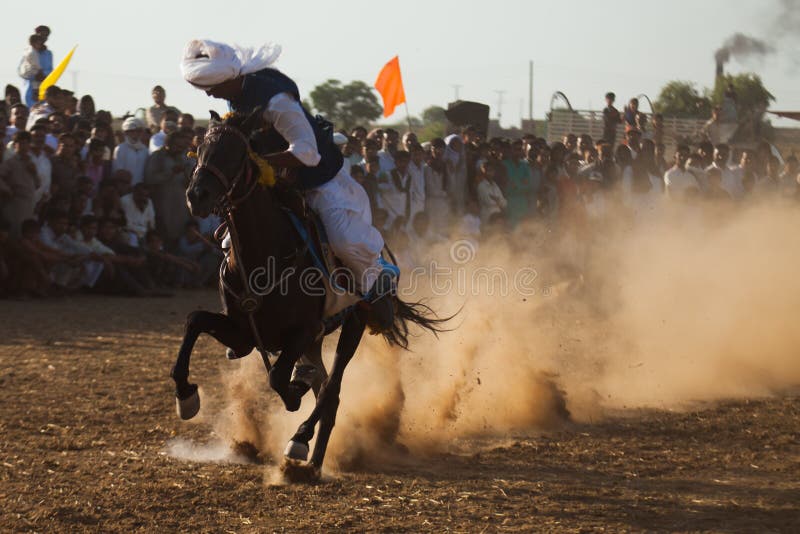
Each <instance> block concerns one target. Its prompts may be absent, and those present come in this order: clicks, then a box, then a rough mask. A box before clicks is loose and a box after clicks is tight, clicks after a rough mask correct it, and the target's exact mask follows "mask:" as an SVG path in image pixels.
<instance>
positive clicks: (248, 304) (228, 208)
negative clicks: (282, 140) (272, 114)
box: [192, 124, 272, 372]
mask: <svg viewBox="0 0 800 534" xmlns="http://www.w3.org/2000/svg"><path fill="white" fill-rule="evenodd" d="M226 134H231V135H233V136H234V137H236V138H237V139H239V140H240V141H241V142H242V143H243V144H244V148H245V150H244V156H243V157H242V161H241V163H240V164H239V166H238V169H239V170H238V171H237V172H236V175H235V176H234V177H233V178H229V177H228V176H226V175H225V173H224V172H222V171H221V170H220V169H219V168H218V167H217V166H216V165H214V164H213V163H211V162H210V161H208V159H209V156H208V154H209V152H210V153H212V154H213V153H214V151H213V150H209V151H206V152H204V153H203V156H204V157H203V158H199V159H198V162H197V166H196V167H195V169H194V173H193V175H192V176H193V179H196V178H197V175H198V173H199V172H200V171H203V170H206V171H208V172H209V173H211V174H212V175H213V176H214V177H215V178H216V179H217V180H218V181H219V183H220V185H222V187H223V188H224V189H225V194H224V195H222V196H221V197H220V199H219V200H218V201H217V203H216V205H215V207H214V211H215V212H217V213H218V214H219V215H220V216H222V217H224V219H225V222H223V223H222V224H221V225H220V226H219V228H217V229H216V231H215V232H214V238H215V239H217V240H218V241H222V238H223V236H224V234H225V232H226V231H227V232H228V235H230V238H231V245H232V246H231V248H230V249H229V250H228V251H226V252H225V259H224V260H223V261H222V262H220V266H219V283H220V285H221V286H222V288H223V289H224V290H225V291H227V292H228V293H230V294H231V295H232V296H233V297H234V298H235V299H236V301H237V302H238V304H239V307H240V308H241V309H242V311H243V312H245V313H246V314H247V319H248V322H249V323H250V330H251V331H252V333H253V338H254V341H255V346H256V348H257V349H258V352H259V353H260V354H261V359H262V360H263V361H264V365H265V366H266V368H267V372H269V371H270V369H271V368H272V366H271V364H270V362H269V352H268V351H267V350H266V349H265V348H264V343H263V342H262V338H261V333H260V332H259V330H258V327H257V325H256V321H255V313H256V312H257V311H258V310H259V308H260V307H261V301H262V296H261V295H258V294H256V293H254V292H253V291H252V290H251V288H250V285H249V276H248V274H247V273H248V271H247V268H246V267H245V265H244V263H243V262H242V259H241V255H240V254H238V251H240V249H239V234H238V232H237V231H236V225H235V224H234V223H233V211H234V209H235V208H236V207H237V206H238V205H239V204H241V203H242V202H244V201H245V200H246V199H247V198H248V197H249V196H250V195H251V194H252V193H253V191H255V189H256V187H257V186H258V180H256V179H254V178H253V165H252V160H251V158H252V156H251V153H252V152H251V149H250V141H249V140H248V139H247V136H246V135H245V134H244V133H242V132H241V131H240V130H238V129H236V128H234V127H233V126H228V125H225V124H223V125H220V126H213V127H211V128H210V129H209V130H208V132H207V133H206V136H205V138H204V139H203V144H208V145H210V146H215V145H216V144H217V143H218V142H219V140H220V138H221V137H222V136H223V135H226ZM242 181H244V184H245V186H246V189H245V191H244V193H243V194H242V195H241V196H239V197H236V196H234V192H235V191H236V188H237V186H238V185H239V184H240V183H242ZM230 255H233V259H234V262H235V263H236V266H237V268H236V270H237V271H239V273H240V274H241V277H242V290H241V292H239V291H236V290H235V289H233V288H232V287H231V286H230V284H228V283H227V282H226V281H225V274H226V271H227V269H228V259H229V256H230ZM237 256H238V257H237ZM270 291H272V289H270Z"/></svg>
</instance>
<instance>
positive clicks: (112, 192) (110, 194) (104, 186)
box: [92, 179, 125, 221]
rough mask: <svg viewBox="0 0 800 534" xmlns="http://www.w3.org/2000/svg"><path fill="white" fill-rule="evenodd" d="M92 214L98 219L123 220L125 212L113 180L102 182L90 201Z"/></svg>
mask: <svg viewBox="0 0 800 534" xmlns="http://www.w3.org/2000/svg"><path fill="white" fill-rule="evenodd" d="M92 213H93V214H94V215H95V216H96V217H97V218H99V219H114V220H115V221H124V220H125V211H124V210H123V209H122V204H121V202H120V196H119V190H118V189H117V185H116V184H115V183H114V181H113V180H111V179H108V180H103V181H102V182H100V187H99V188H98V191H97V196H96V197H95V198H93V199H92Z"/></svg>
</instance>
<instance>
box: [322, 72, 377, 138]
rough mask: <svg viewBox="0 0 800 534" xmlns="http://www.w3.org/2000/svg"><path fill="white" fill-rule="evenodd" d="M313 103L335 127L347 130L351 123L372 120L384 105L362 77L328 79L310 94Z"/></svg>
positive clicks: (353, 124)
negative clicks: (343, 80)
mask: <svg viewBox="0 0 800 534" xmlns="http://www.w3.org/2000/svg"><path fill="white" fill-rule="evenodd" d="M309 97H310V98H311V103H312V107H313V108H314V109H315V110H316V111H317V113H319V114H320V115H322V116H324V117H325V118H326V119H328V120H329V121H331V122H333V124H334V127H335V128H336V129H342V128H343V129H345V130H347V131H350V129H352V128H353V127H355V126H357V125H359V124H361V125H363V124H366V123H369V122H371V121H374V120H375V119H377V118H378V117H380V116H381V112H382V111H383V107H382V106H381V105H380V103H379V102H378V98H377V97H376V96H375V93H374V92H373V91H372V88H371V87H370V86H369V85H367V84H366V83H364V82H362V81H357V80H356V81H352V82H350V83H348V84H347V85H342V82H340V81H339V80H327V81H326V82H324V83H322V84H320V85H318V86H316V87H315V88H314V89H313V90H312V91H311V93H310V94H309Z"/></svg>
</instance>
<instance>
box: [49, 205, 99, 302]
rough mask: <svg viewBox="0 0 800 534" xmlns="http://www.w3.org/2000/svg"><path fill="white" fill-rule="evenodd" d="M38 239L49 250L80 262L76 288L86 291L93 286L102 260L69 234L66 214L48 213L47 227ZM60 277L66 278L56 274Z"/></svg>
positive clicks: (97, 277) (58, 212)
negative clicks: (80, 267) (80, 269)
mask: <svg viewBox="0 0 800 534" xmlns="http://www.w3.org/2000/svg"><path fill="white" fill-rule="evenodd" d="M40 239H41V242H42V243H43V244H44V245H46V246H47V247H49V248H50V249H53V250H57V251H59V252H61V253H63V254H65V255H67V256H70V257H71V258H72V259H75V260H78V261H80V262H81V265H82V272H81V275H80V278H79V281H78V284H77V285H78V286H80V287H85V288H88V289H91V288H93V287H94V286H95V284H96V283H97V280H99V279H100V276H101V274H102V273H103V268H104V265H103V258H102V257H101V256H100V255H98V254H96V253H95V252H94V251H93V250H92V249H91V247H89V246H87V245H86V244H84V243H82V242H81V241H80V240H78V239H75V238H74V237H73V236H72V235H70V234H69V217H68V216H67V214H66V213H64V212H62V211H55V210H54V211H52V212H50V214H49V215H48V218H47V225H45V226H43V227H42V230H41V233H40ZM70 274H71V273H70ZM61 276H66V274H64V275H61V274H60V273H59V274H56V277H57V278H59V277H61Z"/></svg>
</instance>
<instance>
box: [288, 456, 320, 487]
mask: <svg viewBox="0 0 800 534" xmlns="http://www.w3.org/2000/svg"><path fill="white" fill-rule="evenodd" d="M281 473H282V474H283V478H284V480H286V481H287V482H291V483H295V484H296V483H301V484H313V483H316V482H319V480H320V477H321V475H322V472H321V471H320V470H319V469H318V468H317V467H316V466H315V465H312V464H309V463H306V462H298V461H296V460H289V459H284V461H283V464H281Z"/></svg>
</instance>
